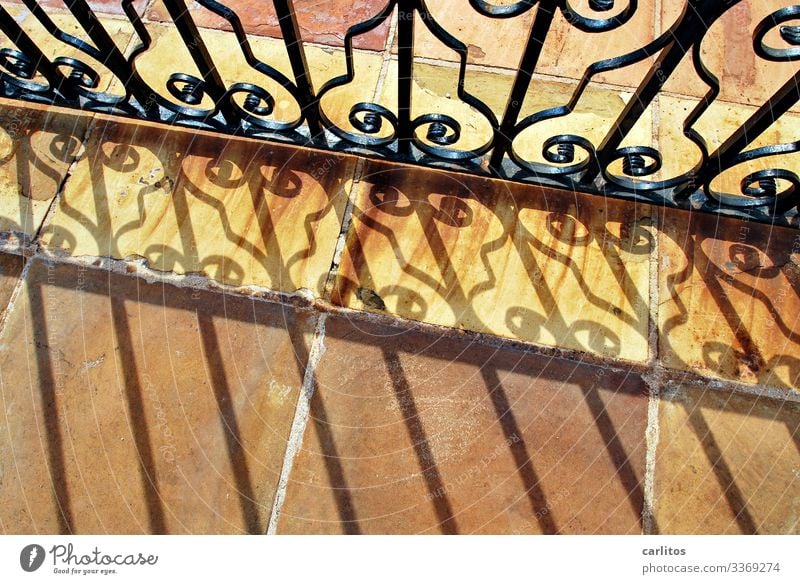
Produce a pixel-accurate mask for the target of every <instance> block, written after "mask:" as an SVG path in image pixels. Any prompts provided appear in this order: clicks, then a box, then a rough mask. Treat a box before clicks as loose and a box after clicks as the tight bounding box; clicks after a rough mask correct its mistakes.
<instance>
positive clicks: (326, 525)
mask: <svg viewBox="0 0 800 584" xmlns="http://www.w3.org/2000/svg"><path fill="white" fill-rule="evenodd" d="M325 348H326V350H325V353H324V356H323V357H322V360H321V362H320V365H319V367H318V368H317V370H316V387H317V389H316V393H315V394H314V396H313V399H312V403H311V411H310V417H309V421H308V426H307V429H306V433H305V436H304V439H303V444H302V449H301V451H300V453H299V455H298V458H297V459H296V460H295V462H294V466H293V470H292V474H291V477H290V480H289V487H288V491H287V496H286V501H285V504H284V507H283V508H282V512H281V516H280V522H279V527H278V532H279V533H319V532H322V533H340V532H349V533H358V532H360V533H439V532H444V533H541V532H550V533H552V532H560V533H638V532H639V531H640V529H641V528H640V518H641V512H642V477H643V473H644V456H645V452H644V450H645V448H644V432H645V425H646V418H647V412H646V410H647V398H646V397H645V396H644V395H643V386H642V384H641V381H639V380H638V378H637V377H635V376H633V375H628V374H626V373H625V372H612V371H610V370H603V369H599V368H596V367H591V366H587V365H581V364H579V363H572V362H567V361H561V360H557V359H549V358H544V357H537V356H534V355H530V354H524V353H520V352H516V351H513V350H510V349H507V348H499V349H494V348H489V347H485V346H479V345H473V344H470V343H469V342H464V341H461V340H454V339H448V338H447V337H433V336H429V335H425V334H421V333H418V332H414V331H400V330H398V329H393V328H384V327H379V326H376V325H371V324H364V323H348V322H346V321H344V320H343V319H335V318H330V319H329V320H328V321H327V323H326V333H325Z"/></svg>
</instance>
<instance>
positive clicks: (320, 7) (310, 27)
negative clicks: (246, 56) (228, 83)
mask: <svg viewBox="0 0 800 584" xmlns="http://www.w3.org/2000/svg"><path fill="white" fill-rule="evenodd" d="M293 4H294V10H295V14H296V16H297V24H298V27H299V29H300V37H301V38H302V39H303V41H305V42H312V43H320V44H324V45H330V46H336V47H343V46H344V37H345V34H346V33H347V29H348V28H350V27H351V26H354V25H356V24H359V23H361V22H364V21H366V20H369V19H370V18H372V17H373V16H376V15H378V14H379V13H380V11H381V10H382V9H383V8H384V6H386V2H383V1H381V0H355V1H352V0H351V1H349V2H348V1H345V0H334V1H330V0H329V1H327V2H325V3H324V4H320V3H319V2H311V1H308V0H295V1H294V3H293ZM225 6H227V7H228V8H230V9H231V10H233V11H234V12H236V14H237V15H238V16H239V18H240V19H241V22H242V26H243V27H244V29H245V31H246V32H247V33H248V34H251V35H257V36H270V37H275V38H282V36H283V35H282V34H281V29H280V26H279V25H278V17H277V15H276V13H275V8H274V6H273V5H272V3H271V2H259V1H258V0H228V1H227V2H225ZM188 7H189V11H190V13H191V15H192V18H193V19H194V21H195V23H196V24H197V26H200V27H204V28H213V29H218V30H233V28H232V27H231V25H230V23H229V22H228V21H227V20H225V19H224V18H222V17H220V16H217V15H216V14H214V13H213V12H211V11H210V10H208V9H205V8H203V7H202V6H200V5H199V4H197V3H196V2H188ZM148 16H149V17H150V19H152V20H155V21H162V22H163V21H170V20H171V17H170V15H169V12H167V9H166V8H165V7H164V3H163V2H162V1H161V0H156V1H155V3H154V4H153V6H152V8H151V9H150V11H149V13H148ZM388 34H389V23H388V21H385V22H384V23H383V24H381V25H380V26H378V27H377V28H376V29H374V30H372V31H370V32H368V33H365V34H362V35H359V36H357V37H355V38H354V39H353V44H354V45H355V46H356V48H359V49H369V50H372V51H380V50H382V49H383V48H384V46H385V45H386V37H387V36H388Z"/></svg>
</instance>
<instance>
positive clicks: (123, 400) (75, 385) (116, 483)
mask: <svg viewBox="0 0 800 584" xmlns="http://www.w3.org/2000/svg"><path fill="white" fill-rule="evenodd" d="M34 261H35V262H36V263H35V264H34V266H33V267H32V269H31V272H30V275H29V278H28V280H27V282H26V284H25V288H24V290H23V291H22V294H21V296H20V299H19V301H18V302H17V303H16V305H15V307H14V310H13V311H12V312H11V314H10V318H9V320H8V322H7V324H6V327H5V329H4V331H3V336H2V338H0V371H1V373H0V375H1V376H2V398H3V399H2V403H3V411H4V415H3V417H2V421H0V434H1V435H2V436H3V439H2V441H1V442H0V467H2V471H3V476H4V477H5V478H4V480H3V481H2V484H0V493H1V494H2V498H3V507H2V510H0V517H1V518H2V523H1V524H2V526H3V530H4V531H5V532H8V533H34V532H35V533H58V532H67V531H71V532H73V533H141V532H145V533H155V532H164V533H228V532H230V533H239V532H259V533H263V531H264V530H265V529H266V521H267V520H268V517H269V513H270V511H271V507H272V502H273V497H274V492H275V486H276V484H277V481H278V476H279V474H280V470H281V466H282V463H283V454H284V450H285V445H286V439H287V436H288V433H289V428H290V425H291V422H292V418H293V414H294V408H295V402H296V399H297V395H298V392H299V391H300V386H301V382H302V373H301V371H302V370H303V369H304V366H305V360H304V359H305V357H304V356H303V355H304V354H305V353H306V348H305V347H306V342H307V340H308V339H307V335H308V334H309V332H310V330H311V325H312V324H313V323H310V322H309V321H308V320H307V319H306V318H305V317H298V316H295V315H294V314H293V313H292V312H290V311H288V310H283V309H281V308H280V307H279V306H277V305H269V304H264V303H258V304H254V303H253V302H252V301H248V300H244V299H237V298H230V297H229V298H224V297H222V296H220V295H213V294H210V293H206V292H200V291H196V290H190V289H179V288H175V287H172V286H168V285H158V284H153V285H148V284H145V283H144V282H143V281H142V280H139V279H136V278H133V277H123V276H117V275H111V274H109V273H107V272H102V271H95V270H92V269H86V268H82V267H75V266H64V265H60V266H59V265H55V266H49V265H47V264H45V263H43V262H41V261H39V260H34Z"/></svg>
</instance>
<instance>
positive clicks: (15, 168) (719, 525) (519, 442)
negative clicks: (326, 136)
mask: <svg viewBox="0 0 800 584" xmlns="http://www.w3.org/2000/svg"><path fill="white" fill-rule="evenodd" d="M55 4H58V3H55ZM100 4H101V5H104V6H106V8H105V9H104V10H105V14H104V16H103V22H104V23H105V24H106V26H108V27H111V26H115V27H116V29H115V30H116V33H115V39H116V40H118V41H120V45H121V46H122V47H123V48H125V49H129V47H128V43H127V42H126V39H128V38H129V37H130V35H131V34H132V30H130V29H129V27H128V25H127V23H126V21H125V20H123V19H122V18H121V14H120V13H119V11H118V8H117V7H116V5H115V4H114V3H102V2H101V3H100ZM134 4H135V6H137V9H138V10H140V11H141V13H142V14H143V16H144V17H145V22H146V24H147V26H148V28H149V30H150V32H151V34H152V35H153V38H154V39H155V46H158V43H159V42H163V43H164V44H163V45H162V46H166V45H167V40H161V41H160V40H159V39H169V36H170V35H174V31H173V30H171V29H170V27H169V25H168V23H165V20H168V17H167V16H166V13H165V11H164V8H163V6H162V5H161V4H160V3H159V2H154V3H153V2H151V3H145V2H138V3H134ZM230 4H231V5H232V7H234V8H239V9H240V10H242V12H241V13H243V14H247V13H248V11H247V8H246V5H249V4H251V3H249V2H239V3H238V5H237V6H234V4H236V3H230ZM330 4H331V5H332V7H333V8H332V11H333V12H332V16H331V17H330V18H329V19H327V20H320V19H319V18H318V15H317V14H316V13H315V12H314V11H308V12H303V13H301V14H300V20H301V25H302V26H301V30H302V33H303V35H304V40H306V41H307V42H309V43H311V45H310V47H311V48H310V49H309V51H311V53H314V54H313V55H312V56H313V58H311V57H310V59H309V60H310V62H311V63H312V75H313V76H315V83H317V84H319V83H320V82H321V80H323V81H324V80H325V79H327V78H330V77H332V76H334V75H337V74H340V73H341V72H342V70H343V59H342V52H341V35H340V34H337V32H336V31H340V30H343V29H346V27H347V26H349V25H350V24H352V22H350V20H362V19H363V18H364V17H365V16H368V15H369V14H371V12H370V10H371V9H372V8H371V6H372V4H370V2H362V3H356V6H355V8H353V7H352V6H351V4H352V3H344V2H332V3H330ZM643 4H645V5H647V6H646V7H645V8H646V9H643V12H644V13H645V14H651V16H653V15H654V14H655V13H656V12H658V15H657V17H656V16H653V18H652V19H651V20H647V19H645V20H641V19H639V20H636V19H634V20H633V21H632V22H631V23H630V24H629V25H626V26H630V27H633V29H632V34H631V35H624V34H622V35H619V36H618V37H615V38H617V40H616V41H613V42H612V41H609V43H606V44H603V43H598V46H597V50H598V51H601V52H603V54H606V53H608V55H611V54H613V53H614V52H619V51H624V50H629V49H630V48H629V47H628V48H626V47H624V46H617V45H615V44H614V43H623V42H627V41H626V40H625V39H630V38H632V36H635V35H639V36H640V37H641V36H645V37H646V36H648V35H650V36H652V35H654V34H656V32H657V31H658V30H661V29H660V28H659V27H666V26H669V22H670V18H673V17H674V15H670V13H669V10H667V9H664V10H663V11H662V10H661V8H660V3H654V2H644V3H643ZM755 5H757V6H760V4H758V3H755ZM243 6H244V7H245V8H244V9H242V7H243ZM648 7H649V8H648ZM9 10H17V12H16V14H17V16H18V18H19V21H20V22H21V23H23V24H25V23H26V22H28V21H27V20H26V19H29V18H30V16H29V15H26V14H25V13H24V10H23V9H22V7H21V6H17V7H14V6H12V7H11V8H9ZM54 10H56V15H57V16H58V19H60V20H58V19H57V20H58V22H59V23H60V25H62V26H64V27H67V28H68V27H69V26H70V21H69V17H68V15H66V14H63V13H58V8H57V7H56V8H54ZM193 10H194V9H193ZM648 10H649V11H650V12H649V13H648V12H647V11H648ZM195 12H196V13H193V14H194V16H195V18H196V19H197V21H198V24H199V25H200V26H201V27H202V28H203V35H204V36H207V37H208V38H209V39H211V40H212V41H213V42H214V43H215V44H214V46H215V49H216V50H218V51H222V52H223V53H224V54H225V55H229V56H230V58H226V59H225V62H226V63H227V65H226V66H228V67H230V68H231V70H230V71H229V73H230V74H231V75H243V73H241V71H237V70H236V67H238V66H239V65H237V64H236V62H235V59H234V58H233V55H234V53H235V50H234V49H236V45H235V43H233V42H232V41H231V37H230V33H228V32H226V31H225V27H224V26H223V24H224V23H222V22H219V21H217V20H215V19H214V18H212V17H210V16H209V15H208V14H205V13H203V12H202V11H200V9H199V8H198V9H197V10H195ZM756 12H757V11H756ZM745 16H746V17H747V19H749V20H747V19H745V20H746V22H752V23H753V25H755V23H757V22H758V21H759V20H760V18H761V17H760V16H759V15H758V14H756V13H755V12H754V13H753V14H748V15H744V16H743V15H742V14H738V16H736V18H739V20H740V21H741V20H742V19H743V18H745ZM441 17H442V18H443V19H447V18H451V19H455V20H454V21H453V22H451V23H450V26H453V27H456V28H457V30H458V34H459V38H462V39H463V40H465V42H467V41H470V39H472V41H471V42H472V43H474V44H470V52H469V55H470V60H471V63H473V64H475V65H476V66H477V65H479V67H476V68H474V69H471V70H470V77H469V78H468V80H469V83H470V84H471V90H472V91H473V93H475V94H476V95H478V96H479V97H481V98H482V99H485V100H486V101H487V103H489V104H490V105H491V107H495V108H502V107H503V105H504V103H505V96H507V95H508V91H509V89H510V84H511V81H512V80H513V76H512V75H511V72H510V71H509V70H507V69H505V68H504V66H505V67H507V59H508V56H507V55H504V54H500V53H498V52H497V51H496V50H495V48H493V47H481V44H480V43H481V40H480V39H481V38H486V34H485V31H483V30H482V29H481V26H482V24H481V23H480V22H477V21H473V20H471V19H470V17H469V16H464V15H458V16H453V15H450V16H448V15H444V14H443V15H441ZM525 18H527V17H525ZM505 22H506V21H499V22H498V23H497V24H496V26H497V27H499V28H498V30H497V31H494V33H493V34H496V35H497V36H498V38H503V39H505V44H507V45H508V46H512V47H521V46H522V45H523V44H524V43H523V41H522V39H523V38H524V36H520V35H521V34H524V35H527V31H526V29H525V28H524V27H521V28H520V27H519V26H517V27H516V28H515V27H511V26H507V24H504V23H505ZM28 24H30V23H28ZM274 24H275V23H272V24H270V23H269V22H268V23H267V24H263V22H261V21H254V22H249V21H245V22H244V25H245V27H246V28H247V29H248V33H249V34H251V35H252V37H253V39H254V40H253V43H254V46H255V47H256V48H257V49H258V50H259V51H262V53H261V54H266V55H273V56H275V58H276V59H278V60H280V58H282V57H280V55H278V53H279V51H278V49H277V48H279V47H280V44H279V43H278V41H276V40H275V39H274V38H273V37H275V36H277V29H276V27H275V26H274ZM517 24H518V23H517ZM31 26H32V25H31ZM527 26H528V27H529V26H530V23H528V25H527ZM554 26H559V24H558V23H557V22H556V23H555V25H554ZM564 26H565V27H566V25H564ZM503 27H506V28H503ZM634 29H635V30H634ZM520 31H522V32H520ZM73 32H74V31H73ZM34 33H35V31H32V32H31V34H34ZM633 33H635V35H634V34H633ZM723 33H724V31H723ZM723 33H718V32H714V34H719V35H720V39H719V43H720V44H721V45H722V46H723V47H724V43H725V41H724V39H725V38H726V37H725V35H724V34H723ZM564 34H568V32H567V29H566V28H565V32H564ZM125 35H128V36H127V37H126V36H125ZM420 35H422V36H421V37H420V38H419V39H418V41H417V47H418V50H419V54H420V55H422V56H424V57H425V61H424V62H422V63H421V64H420V65H419V67H417V68H415V74H416V77H415V91H418V92H419V99H420V100H422V103H425V104H428V105H429V106H430V107H433V108H439V109H441V110H442V111H450V110H448V109H447V108H453V109H452V113H453V114H454V115H455V114H459V115H462V116H463V115H469V113H468V112H467V113H466V114H465V113H464V112H462V111H460V110H458V107H459V106H458V104H452V105H447V103H446V102H447V100H449V98H448V97H445V96H447V95H449V93H450V92H451V90H452V87H451V85H452V84H453V83H455V82H454V81H453V79H454V78H451V77H452V73H453V72H454V71H455V69H454V67H453V63H452V59H453V56H452V55H449V54H448V53H447V52H446V51H445V52H443V51H442V50H441V47H438V46H437V45H436V44H435V43H434V42H433V41H432V40H431V39H428V38H426V37H425V36H424V34H423V33H420ZM562 36H563V35H562ZM517 37H519V38H517ZM47 38H48V37H46V36H43V37H42V39H41V40H40V42H41V43H45V44H46V43H48V42H50V43H52V44H53V46H52V47H51V49H52V51H53V54H56V53H58V54H62V53H64V51H65V49H64V47H63V46H56V41H55V40H52V39H51V40H47ZM564 46H565V47H569V46H572V45H570V43H566V42H565V43H564ZM551 49H552V50H551ZM225 51H228V52H227V53H226V52H225ZM314 51H316V52H314ZM395 51H396V48H395V44H394V37H393V32H392V30H391V29H390V27H379V28H377V29H375V30H374V31H372V32H371V33H370V34H369V35H365V36H364V37H363V38H360V39H359V41H358V43H357V44H356V68H357V70H358V74H357V79H358V82H359V84H360V85H359V88H360V91H363V89H364V87H365V86H366V87H367V89H369V90H371V91H373V92H374V94H375V99H384V100H385V101H386V103H387V107H389V106H391V99H392V95H393V93H392V92H393V91H395V90H396V87H395V88H393V87H392V85H391V81H390V80H391V79H392V71H395V74H396V62H395V61H394V55H395ZM548 51H550V52H548ZM565 51H566V53H565ZM568 52H569V51H568V49H565V48H563V47H562V48H561V49H560V50H559V49H558V48H555V49H553V48H551V47H546V49H545V51H544V53H543V72H541V73H539V74H537V75H538V77H537V79H538V81H539V83H540V84H539V85H538V87H539V90H538V91H536V92H532V93H531V94H530V95H529V96H528V98H526V99H527V100H528V102H529V103H527V105H526V106H525V107H528V108H531V109H542V108H544V107H548V106H549V104H550V102H551V101H552V102H553V103H559V100H563V99H564V96H568V95H569V93H570V91H571V87H573V86H574V83H577V79H578V78H579V77H580V75H581V73H582V71H583V69H584V68H585V66H586V63H582V62H581V61H580V59H581V58H584V57H583V56H580V55H572V56H571V57H570V55H569V54H568ZM608 55H606V56H608ZM720 55H721V53H720ZM720 55H716V53H714V54H712V55H711V56H710V57H709V58H710V59H712V60H714V59H717V60H719V59H723V58H724V56H720ZM168 57H169V58H170V59H174V61H172V62H171V64H169V65H168V66H158V67H156V66H151V67H149V68H148V67H147V65H146V63H144V64H143V67H142V70H143V71H144V72H145V73H147V72H148V71H149V72H150V73H152V75H153V76H157V75H159V74H161V73H163V71H164V70H167V69H175V70H177V69H178V68H180V67H183V62H182V61H180V59H182V58H184V57H183V56H180V55H177V54H176V55H169V56H168ZM165 58H166V57H165ZM156 62H158V60H157V59H156V60H154V63H156ZM729 62H731V63H735V64H736V66H737V67H738V66H740V65H741V67H745V68H747V67H750V69H748V70H749V71H751V72H752V71H753V70H756V69H754V68H753V67H752V64H751V65H748V64H747V62H745V61H743V60H741V59H735V60H732V61H729ZM504 63H505V65H504ZM285 66H286V63H283V65H279V68H280V67H285ZM573 67H574V71H573V69H572V68H573ZM393 68H394V69H393ZM634 69H636V68H634ZM618 73H619V72H616V73H610V74H609V77H608V78H604V79H602V83H601V84H599V85H598V86H597V87H593V88H592V89H591V90H590V91H589V92H587V94H586V98H585V99H586V100H587V103H586V104H584V105H585V106H586V107H585V110H584V111H576V115H575V116H574V117H573V118H571V119H570V120H567V121H565V122H564V123H565V124H567V125H568V126H569V127H570V128H571V129H572V130H573V131H578V130H575V128H579V129H580V128H583V129H584V130H585V131H586V132H587V133H588V134H587V137H589V138H593V136H592V135H589V134H591V132H595V131H596V132H600V135H602V133H603V132H604V130H603V128H604V127H605V126H607V125H608V124H610V123H612V122H613V120H614V119H615V116H616V115H617V112H618V111H619V108H620V107H622V106H623V105H624V99H626V97H625V96H626V95H627V96H628V97H629V93H627V94H626V88H628V89H629V88H630V87H635V86H636V82H635V81H631V78H634V79H635V77H636V75H640V74H642V71H638V72H637V71H628V72H627V73H626V75H628V77H614V75H617V74H618ZM690 74H691V73H689V72H684V73H681V75H690ZM726 75H728V78H729V79H730V80H732V81H731V82H732V83H734V85H735V84H736V83H739V82H740V81H741V80H742V79H744V77H743V76H742V75H739V74H738V73H737V72H736V71H727V70H726ZM754 75H756V76H757V75H758V73H754ZM759 79H760V78H759ZM381 80H383V81H381ZM723 81H724V79H723ZM767 81H768V80H765V79H761V80H760V81H759V80H758V79H757V80H753V79H749V81H747V84H746V85H743V86H741V87H734V89H731V88H730V84H728V85H726V84H725V83H723V88H725V89H724V94H723V96H722V97H723V98H724V99H723V102H721V103H722V105H720V106H719V107H716V108H712V110H710V113H709V114H708V115H709V118H708V119H707V120H705V122H704V123H705V124H706V126H707V127H714V128H716V134H715V136H714V140H716V141H717V142H718V143H719V142H722V141H724V139H725V138H726V137H727V135H728V134H727V133H726V132H728V133H729V132H730V131H732V128H734V127H735V125H736V124H737V123H739V122H740V121H741V119H743V117H744V116H746V115H748V112H751V111H753V109H754V108H755V107H757V106H758V105H759V104H760V103H761V102H760V101H759V100H762V99H763V98H764V96H765V95H767V94H768V93H764V94H763V95H762V94H761V93H759V92H762V91H763V92H766V91H767V89H765V87H767V85H768V83H767ZM114 83H115V82H114V81H113V80H108V87H109V88H110V89H109V90H110V91H113V90H114ZM742 83H743V82H742ZM692 86H693V85H692V83H688V82H687V83H684V84H680V83H676V84H674V86H670V87H668V94H667V95H666V96H664V97H662V98H661V99H660V101H659V103H658V104H657V108H658V111H651V112H648V113H647V114H646V115H645V116H644V117H643V123H642V127H641V128H638V129H634V134H635V135H636V136H637V139H641V140H650V141H651V142H650V143H652V144H654V145H657V146H660V147H661V148H662V150H663V151H665V152H686V150H685V149H684V150H681V149H680V148H679V147H678V146H677V145H676V143H673V142H674V141H677V140H681V139H683V137H682V135H681V134H680V132H679V131H677V132H676V131H675V128H680V127H681V123H682V121H683V119H685V116H686V115H687V114H688V112H689V111H690V110H691V108H692V107H693V105H694V103H696V100H697V99H698V98H699V97H700V95H699V94H698V95H693V94H684V93H682V91H683V90H684V89H685V88H686V87H692ZM348 91H349V92H348ZM725 92H727V93H725ZM452 93H455V91H452ZM359 95H360V94H359V91H355V89H353V88H351V89H350V90H346V91H343V92H342V93H341V94H340V95H338V96H336V98H335V99H334V100H333V101H332V102H331V103H330V104H329V105H328V107H329V110H328V113H329V116H331V117H332V118H333V119H344V120H346V117H347V112H348V111H349V109H350V106H351V105H352V103H355V101H361V100H362V99H363V98H360V97H359ZM426 100H428V101H426ZM725 100H727V101H725ZM443 104H444V105H443ZM277 107H278V108H281V107H284V106H283V105H281V104H280V103H279V104H278V106H277ZM286 107H288V106H286ZM337 116H338V117H337ZM793 116H794V114H790V115H789V116H788V120H789V121H785V122H781V123H779V124H776V125H775V126H774V127H773V128H771V129H770V130H769V131H768V134H769V135H765V138H764V139H770V140H780V141H787V140H789V138H787V137H786V136H787V135H788V134H789V133H790V132H791V129H792V123H793V121H794V122H795V126H794V127H795V128H796V127H797V126H796V121H797V120H796V119H795V118H794V117H793ZM658 120H660V123H659V122H658ZM343 123H345V122H343ZM604 125H605V126H604ZM480 131H481V130H480V126H478V125H476V126H475V132H476V136H479V135H480ZM553 133H557V132H553ZM530 140H531V144H532V145H533V146H531V148H533V149H535V143H536V137H535V136H533V137H531V138H530ZM520 147H521V148H523V147H524V144H522V145H521V146H520ZM694 162H695V161H694V160H693V159H691V156H689V157H688V158H685V159H683V158H680V159H676V160H667V161H666V162H665V168H664V170H663V172H665V173H667V172H682V171H683V170H681V169H686V168H691V166H692V165H693V164H694ZM798 237H799V236H798V235H797V231H796V230H793V229H788V228H781V227H772V226H769V225H757V224H753V223H743V222H741V221H738V220H734V219H727V218H721V217H712V216H703V215H699V214H693V213H687V212H683V211H675V210H669V209H664V208H659V207H653V206H649V205H644V204H634V203H623V202H620V201H615V200H611V199H602V198H597V197H593V196H588V195H581V194H575V193H570V192H561V191H556V190H551V189H542V188H538V187H533V186H523V185H516V184H510V183H506V182H502V181H496V180H490V179H485V178H478V177H468V176H465V175H463V174H458V175H455V174H452V173H448V172H444V171H440V170H427V169H422V168H419V167H409V166H403V165H398V164H392V163H388V162H376V161H366V160H361V159H357V158H355V157H351V156H346V155H340V154H331V153H325V152H317V151H311V150H306V149H302V148H295V147H288V146H279V145H276V144H273V143H265V142H258V141H253V140H246V139H241V138H230V137H225V136H219V135H213V134H208V133H204V132H195V131H187V130H181V129H178V128H169V129H165V128H164V127H163V126H156V125H152V124H146V123H139V122H133V121H126V120H121V119H112V118H107V117H104V116H100V115H97V116H89V115H85V114H80V113H76V112H70V111H64V110H59V109H56V108H50V109H48V108H44V107H41V106H33V105H25V104H22V103H20V102H11V101H2V102H0V307H1V308H0V310H2V315H1V316H0V501H2V505H0V531H1V532H3V533H507V534H527V533H582V534H590V533H591V534H595V533H597V534H610V533H646V534H651V533H664V534H667V533H798V532H800V393H798V390H797V389H798V387H800V359H798V357H797V355H798V350H800V323H799V322H798V314H800V310H799V309H800V256H798V254H797V250H798V249H800V246H799V245H798V242H799V241H800V239H798Z"/></svg>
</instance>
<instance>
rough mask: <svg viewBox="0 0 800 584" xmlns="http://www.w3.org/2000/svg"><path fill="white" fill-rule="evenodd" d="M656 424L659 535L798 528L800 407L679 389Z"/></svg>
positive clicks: (665, 402)
mask: <svg viewBox="0 0 800 584" xmlns="http://www.w3.org/2000/svg"><path fill="white" fill-rule="evenodd" d="M659 424H660V429H659V434H660V437H659V446H658V455H657V458H656V473H655V490H656V517H657V520H658V525H659V528H660V530H661V533H665V534H666V533H681V534H686V533H707V534H722V533H774V534H784V533H800V476H799V475H798V472H799V471H798V469H799V468H800V405H798V404H797V403H796V402H789V401H776V400H771V399H767V398H764V397H753V396H740V395H730V394H727V393H722V392H718V391H702V390H683V389H681V390H679V391H676V392H670V394H669V395H668V397H667V399H665V400H663V401H662V403H661V407H660V415H659Z"/></svg>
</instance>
